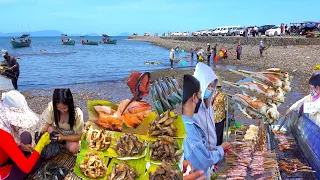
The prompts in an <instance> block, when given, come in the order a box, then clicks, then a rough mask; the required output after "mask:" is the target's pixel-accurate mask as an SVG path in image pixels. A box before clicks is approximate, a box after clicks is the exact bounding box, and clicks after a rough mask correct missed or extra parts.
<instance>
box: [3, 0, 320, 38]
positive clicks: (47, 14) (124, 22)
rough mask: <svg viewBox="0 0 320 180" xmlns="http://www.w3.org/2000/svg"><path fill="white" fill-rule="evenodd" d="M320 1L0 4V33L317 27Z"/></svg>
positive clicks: (21, 0)
mask: <svg viewBox="0 0 320 180" xmlns="http://www.w3.org/2000/svg"><path fill="white" fill-rule="evenodd" d="M319 10H320V0H308V1H301V0H299V1H298V0H242V1H241V0H0V12H1V14H2V20H1V21H2V26H1V27H0V32H2V33H9V32H32V31H39V30H58V31H61V32H64V33H69V34H87V33H98V34H100V33H107V34H109V35H118V34H120V33H123V32H128V33H130V34H131V33H134V32H136V33H139V34H142V33H144V32H151V33H159V34H162V33H163V32H168V31H170V32H174V31H189V32H193V31H196V30H200V29H213V28H215V27H217V26H227V25H230V26H231V25H240V26H250V25H257V26H260V25H264V24H275V25H280V23H285V24H289V23H290V22H300V21H320V13H319Z"/></svg>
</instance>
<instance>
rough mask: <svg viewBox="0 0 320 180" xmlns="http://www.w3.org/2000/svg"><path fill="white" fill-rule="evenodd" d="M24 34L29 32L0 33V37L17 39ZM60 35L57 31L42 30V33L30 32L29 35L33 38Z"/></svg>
mask: <svg viewBox="0 0 320 180" xmlns="http://www.w3.org/2000/svg"><path fill="white" fill-rule="evenodd" d="M24 33H29V32H14V33H0V36H3V37H19V36H21V35H22V34H24ZM61 34H62V32H61V31H57V30H42V31H34V32H30V35H31V36H33V37H36V36H60V35H61Z"/></svg>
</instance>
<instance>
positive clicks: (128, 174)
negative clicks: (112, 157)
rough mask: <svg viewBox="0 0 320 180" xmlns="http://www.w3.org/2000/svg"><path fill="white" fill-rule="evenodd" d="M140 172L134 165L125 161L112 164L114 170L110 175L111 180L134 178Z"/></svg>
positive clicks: (131, 179)
mask: <svg viewBox="0 0 320 180" xmlns="http://www.w3.org/2000/svg"><path fill="white" fill-rule="evenodd" d="M138 177H139V174H138V173H137V172H136V170H135V168H134V167H131V166H130V165H128V164H127V163H125V162H120V163H119V164H117V163H115V164H113V166H112V172H111V174H110V175H109V177H108V179H109V180H134V179H135V178H138Z"/></svg>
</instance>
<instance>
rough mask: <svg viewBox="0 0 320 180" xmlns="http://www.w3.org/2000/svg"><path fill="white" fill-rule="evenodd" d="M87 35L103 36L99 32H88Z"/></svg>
mask: <svg viewBox="0 0 320 180" xmlns="http://www.w3.org/2000/svg"><path fill="white" fill-rule="evenodd" d="M86 36H101V34H97V33H89V34H86Z"/></svg>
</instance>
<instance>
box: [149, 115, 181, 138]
mask: <svg viewBox="0 0 320 180" xmlns="http://www.w3.org/2000/svg"><path fill="white" fill-rule="evenodd" d="M176 118H177V117H176V116H175V117H171V115H170V111H168V112H167V113H166V114H165V116H164V117H162V118H160V117H157V119H156V120H154V121H153V122H152V123H151V124H150V128H149V135H150V136H152V137H159V136H171V137H175V136H176V135H177V131H178V129H177V127H176V126H175V124H174V121H175V120H176Z"/></svg>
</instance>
